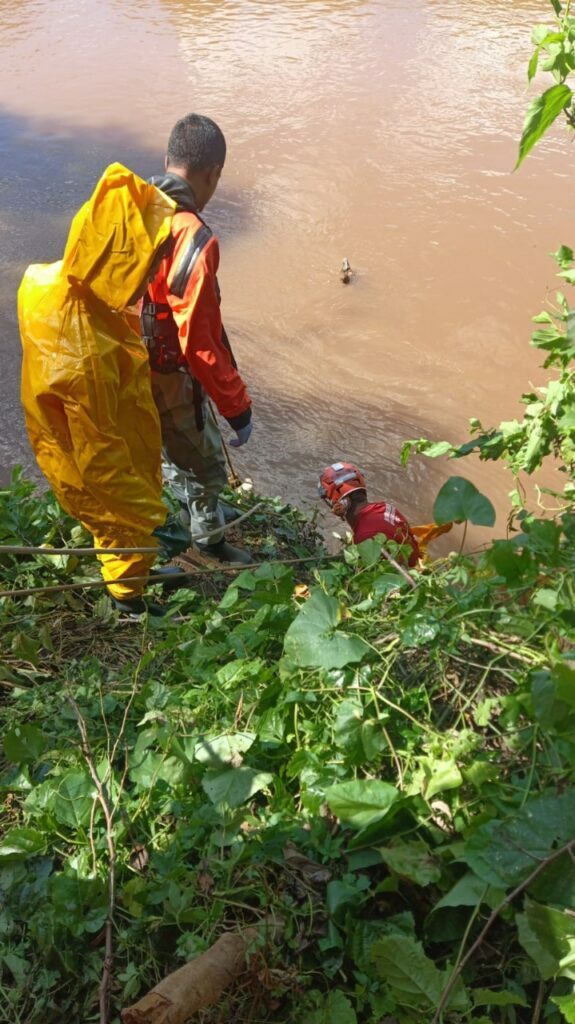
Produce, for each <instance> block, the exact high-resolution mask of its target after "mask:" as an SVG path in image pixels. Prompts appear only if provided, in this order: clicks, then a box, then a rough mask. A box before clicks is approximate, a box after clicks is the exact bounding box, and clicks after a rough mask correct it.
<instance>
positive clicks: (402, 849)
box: [379, 839, 441, 885]
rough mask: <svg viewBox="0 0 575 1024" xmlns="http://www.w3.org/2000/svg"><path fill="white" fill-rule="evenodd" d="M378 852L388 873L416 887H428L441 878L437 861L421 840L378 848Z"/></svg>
mask: <svg viewBox="0 0 575 1024" xmlns="http://www.w3.org/2000/svg"><path fill="white" fill-rule="evenodd" d="M379 852H380V854H381V856H382V858H383V860H384V861H385V863H386V864H387V866H388V868H389V869H390V871H394V872H395V874H396V875H399V876H400V878H407V879H409V881H410V882H415V883H416V884H417V885H429V884H430V883H431V882H438V881H439V879H440V877H441V868H440V866H439V861H438V860H437V859H436V858H435V857H434V856H433V854H432V853H431V851H430V849H429V847H428V846H427V843H424V842H423V840H422V839H414V840H412V841H410V842H405V843H396V844H395V845H394V846H387V847H386V846H384V847H379Z"/></svg>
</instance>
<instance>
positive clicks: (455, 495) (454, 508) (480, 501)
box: [433, 476, 495, 526]
mask: <svg viewBox="0 0 575 1024" xmlns="http://www.w3.org/2000/svg"><path fill="white" fill-rule="evenodd" d="M433 518H434V519H435V521H436V523H451V522H454V523H463V522H465V521H468V522H470V523H473V524H474V525H475V526H493V524H494V523H495V509H494V508H493V505H492V504H491V502H490V501H489V498H486V497H485V495H484V494H481V493H480V492H479V491H478V490H477V487H476V486H475V484H472V483H471V481H470V480H466V479H465V477H463V476H450V477H449V480H447V481H446V483H444V485H443V487H442V488H441V490H440V492H439V494H438V495H437V498H436V499H435V503H434V506H433Z"/></svg>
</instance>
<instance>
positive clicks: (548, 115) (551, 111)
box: [515, 84, 573, 168]
mask: <svg viewBox="0 0 575 1024" xmlns="http://www.w3.org/2000/svg"><path fill="white" fill-rule="evenodd" d="M572 96H573V93H572V92H571V89H570V88H569V86H568V85H564V84H563V85H552V86H551V88H550V89H547V90H546V92H544V93H543V95H542V96H538V97H537V98H536V99H534V100H533V102H532V103H530V104H529V107H528V109H527V114H526V116H525V123H524V125H523V133H522V135H521V141H520V143H519V155H518V157H517V163H516V165H515V167H516V168H517V167H519V165H520V164H521V163H522V162H523V160H524V159H525V157H526V156H527V154H528V153H529V152H530V151H531V150H532V149H533V146H534V145H535V143H536V142H538V141H539V139H540V138H541V136H542V135H544V134H545V132H546V131H547V129H548V128H549V127H550V126H551V125H552V124H553V122H554V120H555V119H556V118H557V117H558V116H559V114H560V113H561V111H562V110H564V109H565V107H567V106H568V105H569V104H570V103H571V99H572Z"/></svg>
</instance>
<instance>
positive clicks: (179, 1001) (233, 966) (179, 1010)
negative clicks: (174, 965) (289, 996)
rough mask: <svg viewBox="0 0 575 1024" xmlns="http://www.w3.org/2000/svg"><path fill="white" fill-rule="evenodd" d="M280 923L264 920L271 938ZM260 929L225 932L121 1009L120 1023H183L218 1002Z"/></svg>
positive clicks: (238, 970) (238, 972) (242, 962)
mask: <svg viewBox="0 0 575 1024" xmlns="http://www.w3.org/2000/svg"><path fill="white" fill-rule="evenodd" d="M279 928H280V923H279V922H275V923H274V922H267V933H268V935H269V936H270V937H274V936H275V933H276V932H277V931H278V930H279ZM261 934H262V932H261V931H260V929H259V928H246V929H245V930H244V931H242V932H226V933H225V934H224V935H221V936H220V938H219V939H218V940H217V941H216V942H214V944H213V946H210V948H209V949H207V950H206V951H205V953H202V954H201V955H200V956H197V957H195V958H194V959H193V960H190V962H189V963H187V964H184V966H183V967H180V968H179V970H177V971H174V972H173V973H172V974H168V976H167V978H164V979H163V980H162V981H160V982H159V984H158V985H155V986H154V988H153V989H150V991H149V992H147V993H146V995H145V996H143V997H142V998H141V999H139V1000H138V1002H137V1003H134V1004H133V1006H128V1007H127V1008H126V1009H125V1010H122V1021H123V1024H185V1021H187V1020H189V1019H190V1017H191V1016H192V1015H193V1014H194V1013H197V1012H198V1011H199V1010H203V1009H206V1008H207V1007H209V1006H213V1005H214V1004H215V1003H217V1002H218V1000H219V998H220V996H221V995H222V993H223V992H224V991H225V989H226V988H228V986H229V985H231V983H232V982H233V981H234V980H235V978H237V977H238V976H239V975H240V974H241V973H242V972H243V971H244V970H245V967H246V955H247V953H248V950H249V948H250V947H251V946H253V944H254V941H255V940H256V939H257V938H258V936H259V935H261Z"/></svg>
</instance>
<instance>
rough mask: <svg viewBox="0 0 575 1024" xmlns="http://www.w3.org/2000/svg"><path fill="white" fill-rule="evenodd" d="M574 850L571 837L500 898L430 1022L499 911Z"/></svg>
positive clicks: (439, 1012)
mask: <svg viewBox="0 0 575 1024" xmlns="http://www.w3.org/2000/svg"><path fill="white" fill-rule="evenodd" d="M574 850H575V839H572V840H571V841H570V842H569V843H566V844H565V846H562V847H561V849H559V850H555V851H554V853H551V854H550V855H549V857H546V858H545V860H542V861H540V862H539V864H538V865H537V867H536V868H534V869H533V871H532V872H531V874H530V875H528V876H527V878H526V879H525V880H524V881H523V882H521V884H520V885H518V886H516V888H515V889H514V890H513V892H510V893H509V896H506V897H505V899H504V900H502V901H501V903H500V904H499V905H498V906H497V907H496V908H495V910H494V911H493V912H492V913H491V915H490V916H489V917H488V919H487V922H486V924H484V926H483V928H482V929H481V931H480V932H479V935H478V936H477V938H476V940H475V942H474V943H473V945H472V946H471V949H469V950H468V952H467V953H466V954H465V956H464V957H463V959H462V960H460V961H459V963H458V965H457V967H455V968H454V970H453V973H452V975H451V977H450V979H449V981H448V982H447V985H446V986H445V988H444V989H443V992H442V993H441V998H440V1000H439V1003H438V1004H437V1010H436V1011H435V1014H434V1017H433V1020H432V1021H431V1024H439V1021H440V1019H441V1016H442V1014H443V1010H444V1009H445V1007H446V1005H447V1003H448V1001H449V997H450V995H451V993H452V992H453V989H454V988H455V985H456V983H457V980H458V979H459V977H460V975H461V973H462V971H464V970H465V968H466V966H467V964H468V963H469V961H470V960H471V957H472V956H473V955H474V953H475V952H476V951H477V950H478V949H479V947H480V945H481V943H482V942H483V940H484V938H485V936H486V935H487V932H488V931H489V930H490V928H491V926H492V925H493V924H494V923H495V921H496V920H497V918H498V917H499V915H500V913H501V911H502V910H504V909H505V907H507V906H508V905H509V904H510V903H512V902H513V900H514V899H515V897H516V896H519V894H520V893H522V892H523V891H524V890H525V889H527V888H528V886H530V885H531V883H532V882H533V881H535V879H536V878H537V876H538V875H539V874H541V872H542V871H543V869H544V868H546V867H548V865H549V864H553V862H554V861H556V860H558V859H559V857H562V856H563V854H564V853H566V854H568V855H569V856H571V854H572V853H573V851H574Z"/></svg>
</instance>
